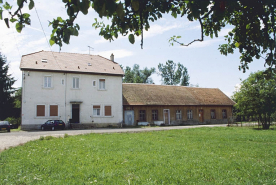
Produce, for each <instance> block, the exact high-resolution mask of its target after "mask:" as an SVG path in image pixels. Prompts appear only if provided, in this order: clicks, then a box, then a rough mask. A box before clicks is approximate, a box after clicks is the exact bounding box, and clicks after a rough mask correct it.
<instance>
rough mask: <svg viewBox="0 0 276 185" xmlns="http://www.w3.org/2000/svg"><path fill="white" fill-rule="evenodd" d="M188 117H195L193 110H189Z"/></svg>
mask: <svg viewBox="0 0 276 185" xmlns="http://www.w3.org/2000/svg"><path fill="white" fill-rule="evenodd" d="M187 119H193V111H192V110H187Z"/></svg>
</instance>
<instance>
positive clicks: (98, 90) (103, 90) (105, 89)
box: [98, 89, 106, 91]
mask: <svg viewBox="0 0 276 185" xmlns="http://www.w3.org/2000/svg"><path fill="white" fill-rule="evenodd" d="M98 91H106V89H98Z"/></svg>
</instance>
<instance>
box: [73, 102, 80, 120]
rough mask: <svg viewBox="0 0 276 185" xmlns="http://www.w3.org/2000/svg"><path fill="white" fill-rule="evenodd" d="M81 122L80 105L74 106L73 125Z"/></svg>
mask: <svg viewBox="0 0 276 185" xmlns="http://www.w3.org/2000/svg"><path fill="white" fill-rule="evenodd" d="M79 122H80V104H72V123H79Z"/></svg>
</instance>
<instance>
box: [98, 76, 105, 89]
mask: <svg viewBox="0 0 276 185" xmlns="http://www.w3.org/2000/svg"><path fill="white" fill-rule="evenodd" d="M101 80H104V87H102V85H101ZM98 81H99V90H102V91H103V90H106V79H105V78H100V79H99V80H98Z"/></svg>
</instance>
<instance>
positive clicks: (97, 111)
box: [93, 105, 101, 116]
mask: <svg viewBox="0 0 276 185" xmlns="http://www.w3.org/2000/svg"><path fill="white" fill-rule="evenodd" d="M100 113H101V106H100V105H93V116H100V115H101V114H100Z"/></svg>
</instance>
